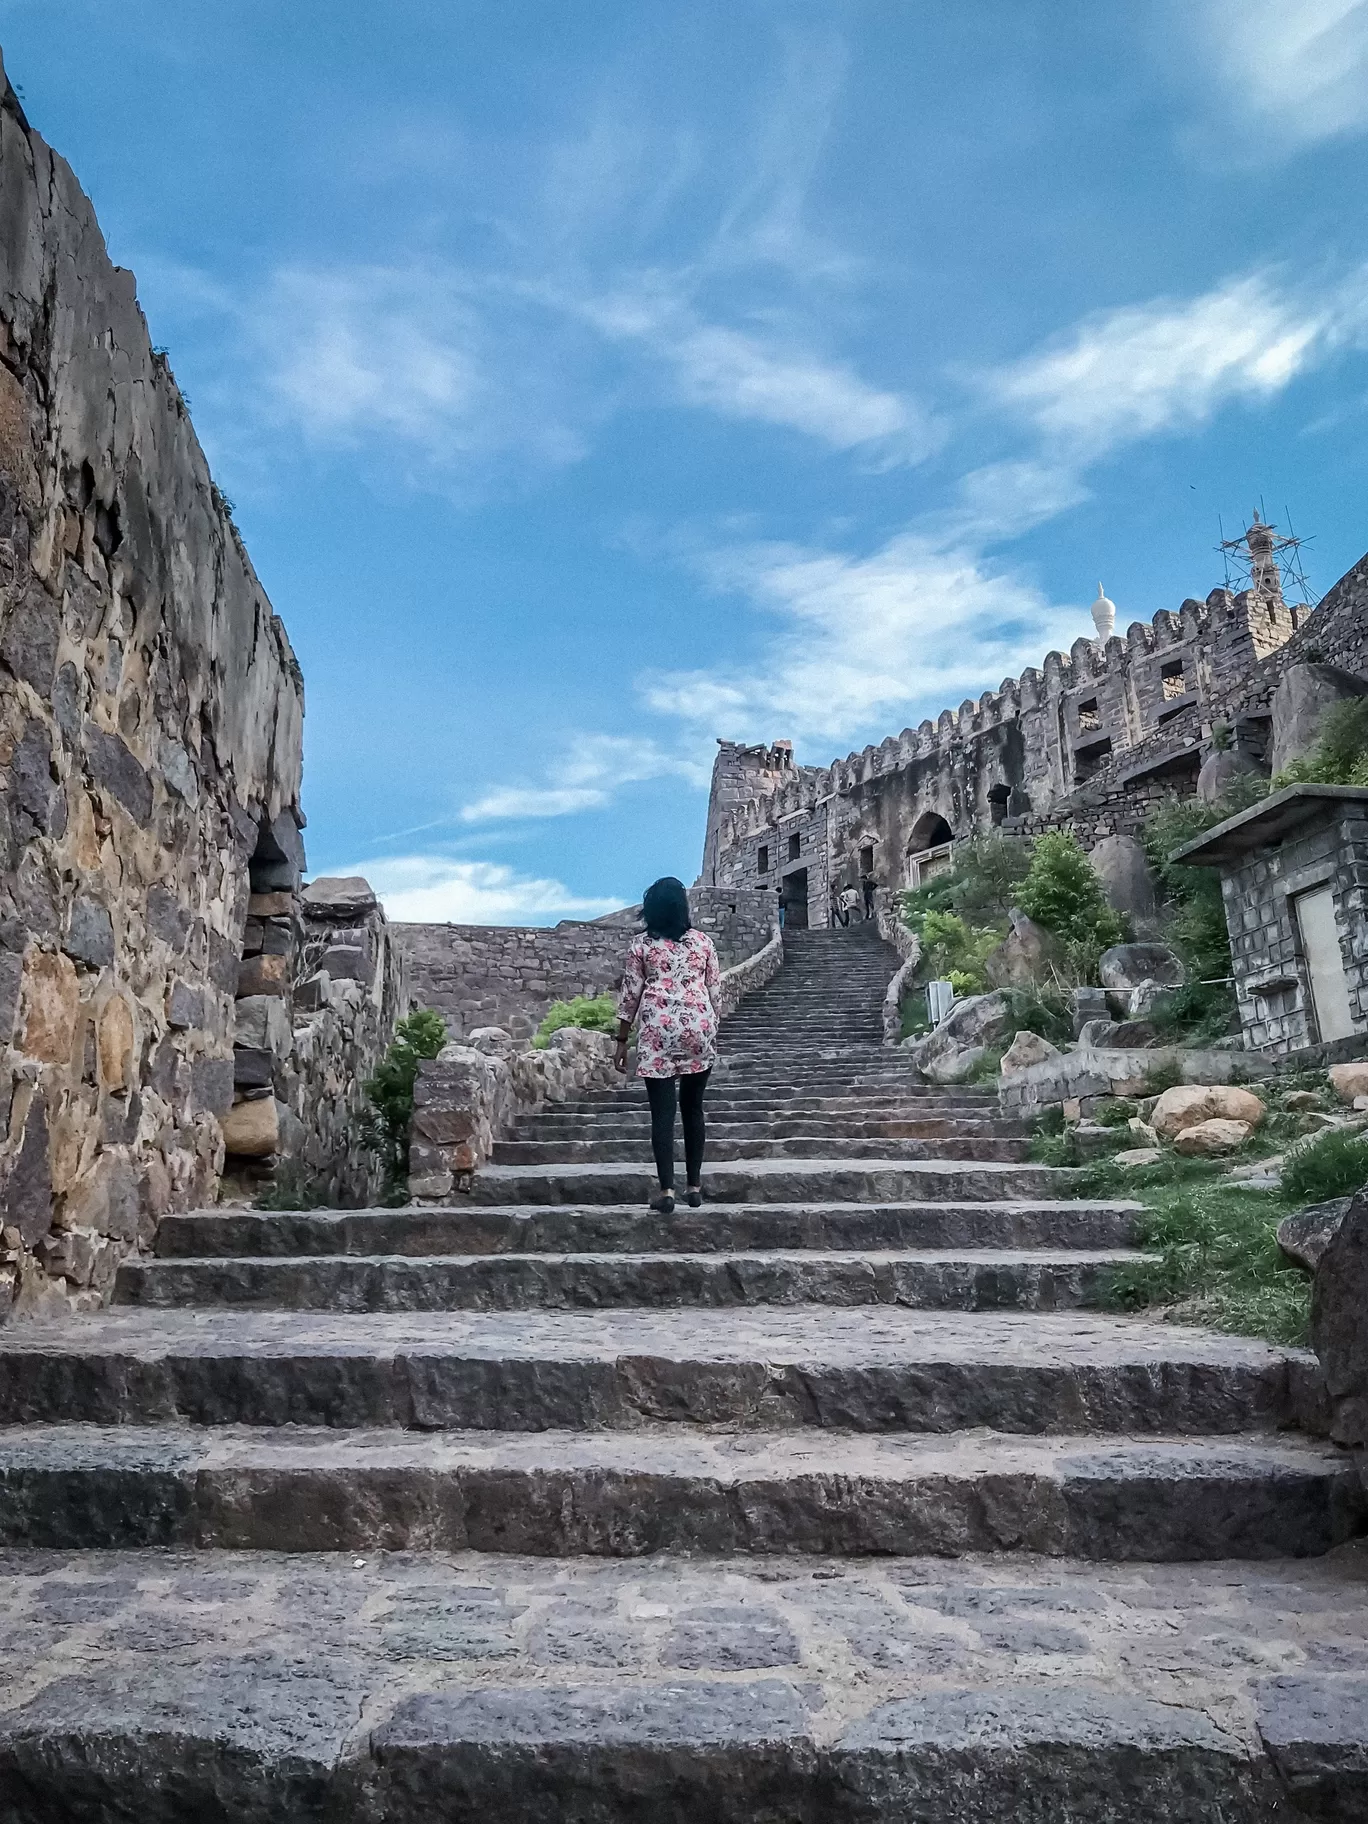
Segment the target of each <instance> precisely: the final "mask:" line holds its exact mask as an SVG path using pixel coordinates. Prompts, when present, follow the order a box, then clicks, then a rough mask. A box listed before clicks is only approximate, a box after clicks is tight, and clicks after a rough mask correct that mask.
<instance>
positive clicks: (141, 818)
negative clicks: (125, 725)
mask: <svg viewBox="0 0 1368 1824" xmlns="http://www.w3.org/2000/svg"><path fill="white" fill-rule="evenodd" d="M84 745H85V756H86V766H87V768H88V769H89V772H90V776H91V778H92V779H93V780H94V781H95V782H96V784H97V785H102V786H103V787H104V788H105V790H106V791H107V792H109V794H110V795H111V797H113V798H115V799H116V800H117V801H118V803H120V804H121V805H122V806H123V808H124V809H125V810H126V811H127V812H128V814H129V816H130V817H131V818H132V819H133V821H134V822H135V823H137V824H140V825H142V826H143V827H146V825H147V824H149V823H150V822H151V821H152V781H151V779H150V778H149V777H148V775H147V773H146V772H145V771H144V769H143V767H142V765H141V764H140V763H139V762H138V761H137V760H136V759H135V758H134V757H133V755H132V754H131V753H130V752H129V749H128V748H127V746H126V745H125V744H124V742H123V741H122V740H121V739H120V737H119V736H118V735H110V734H106V733H105V731H104V730H103V729H102V728H100V727H99V726H98V724H96V723H95V722H92V721H90V720H87V722H86V725H85V732H84Z"/></svg>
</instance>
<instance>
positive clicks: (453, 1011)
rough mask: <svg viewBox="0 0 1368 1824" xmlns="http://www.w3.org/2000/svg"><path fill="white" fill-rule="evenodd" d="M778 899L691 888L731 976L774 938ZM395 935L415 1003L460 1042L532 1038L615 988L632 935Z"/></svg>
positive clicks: (452, 930) (518, 929)
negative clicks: (482, 1037) (555, 1012)
mask: <svg viewBox="0 0 1368 1824" xmlns="http://www.w3.org/2000/svg"><path fill="white" fill-rule="evenodd" d="M774 899H775V896H774V895H773V894H770V893H766V892H762V891H745V890H741V891H738V890H736V889H734V888H728V889H723V890H720V891H710V890H708V889H704V888H697V887H695V888H694V889H692V890H691V892H690V895H689V906H690V911H691V915H692V917H693V921H694V923H695V924H696V925H697V926H698V928H699V929H700V930H702V931H706V932H707V933H708V935H709V936H710V937H711V938H712V940H713V942H714V943H715V944H716V946H717V953H718V960H719V961H720V962H721V964H722V967H723V968H724V969H728V968H730V967H732V965H733V964H736V963H739V962H742V961H744V960H745V958H747V957H749V956H752V955H754V954H755V952H756V951H758V950H761V949H763V947H764V946H765V944H766V943H767V942H768V941H769V938H770V936H771V934H772V932H773V931H774V930H775V929H776V928H777V923H778V910H777V905H776V904H773V903H771V902H772V901H773V900H774ZM391 929H392V931H393V933H394V937H395V940H396V942H397V943H398V945H399V947H400V949H401V951H402V952H403V955H404V958H405V961H406V963H407V968H408V993H409V997H410V1000H411V1001H412V1002H413V1004H414V1005H416V1006H420V1007H431V1008H434V1009H435V1010H436V1011H437V1012H438V1013H440V1014H442V1015H443V1017H444V1018H445V1019H446V1022H447V1025H448V1027H449V1028H450V1030H451V1033H452V1036H453V1037H454V1038H457V1039H459V1038H461V1037H463V1036H464V1035H465V1034H467V1033H470V1032H473V1031H475V1030H476V1029H477V1028H479V1027H481V1026H502V1027H503V1028H504V1030H505V1031H507V1032H509V1033H510V1034H512V1036H513V1037H514V1038H527V1037H529V1036H530V1035H531V1034H532V1033H533V1032H535V1031H536V1029H537V1027H538V1026H539V1025H540V1024H541V1020H542V1016H543V1015H544V1014H545V1012H546V1010H547V1008H548V1007H549V1006H550V1005H551V1003H552V1002H553V1001H566V1000H571V999H573V997H574V996H575V995H577V994H587V995H597V994H606V993H611V992H613V991H615V990H616V989H617V987H618V985H619V984H620V982H621V980H622V964H623V958H624V957H625V955H626V953H627V946H628V944H629V943H630V941H631V935H632V927H631V926H626V927H624V926H623V925H622V924H620V923H619V924H601V925H597V924H572V923H565V924H559V925H554V926H550V927H547V928H542V927H536V926H526V925H420V924H396V925H394V926H392V927H391Z"/></svg>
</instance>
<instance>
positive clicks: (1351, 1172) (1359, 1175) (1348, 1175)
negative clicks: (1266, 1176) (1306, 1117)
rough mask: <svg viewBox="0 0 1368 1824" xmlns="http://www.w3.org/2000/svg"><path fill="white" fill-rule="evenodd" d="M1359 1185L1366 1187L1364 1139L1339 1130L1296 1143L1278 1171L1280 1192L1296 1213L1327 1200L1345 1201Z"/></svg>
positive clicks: (1367, 1146)
mask: <svg viewBox="0 0 1368 1824" xmlns="http://www.w3.org/2000/svg"><path fill="white" fill-rule="evenodd" d="M1362 1184H1368V1139H1365V1137H1364V1135H1363V1134H1356V1133H1346V1132H1345V1130H1344V1129H1343V1128H1328V1129H1327V1130H1326V1131H1325V1132H1324V1133H1322V1134H1317V1135H1316V1136H1315V1138H1314V1139H1309V1140H1300V1141H1298V1143H1297V1144H1296V1146H1294V1147H1293V1148H1292V1149H1291V1151H1290V1152H1289V1153H1288V1155H1287V1160H1286V1163H1285V1164H1284V1166H1283V1169H1282V1185H1283V1190H1284V1192H1285V1193H1286V1194H1287V1195H1288V1196H1289V1197H1291V1198H1293V1199H1294V1207H1295V1208H1298V1209H1300V1208H1301V1206H1302V1205H1303V1204H1307V1203H1324V1202H1325V1200H1326V1199H1327V1198H1328V1197H1347V1196H1349V1194H1350V1192H1352V1191H1356V1190H1358V1188H1359V1186H1360V1185H1362Z"/></svg>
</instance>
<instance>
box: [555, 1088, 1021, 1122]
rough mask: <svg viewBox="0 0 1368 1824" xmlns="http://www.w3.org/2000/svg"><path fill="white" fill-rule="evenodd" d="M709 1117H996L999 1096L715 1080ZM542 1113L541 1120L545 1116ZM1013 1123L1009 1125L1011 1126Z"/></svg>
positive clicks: (575, 1105)
mask: <svg viewBox="0 0 1368 1824" xmlns="http://www.w3.org/2000/svg"><path fill="white" fill-rule="evenodd" d="M704 1106H705V1108H706V1109H707V1111H708V1114H709V1115H710V1116H714V1117H720V1116H723V1115H736V1116H742V1117H744V1118H745V1119H747V1120H793V1119H796V1118H797V1117H798V1116H799V1115H809V1114H810V1115H823V1116H832V1117H835V1116H838V1115H839V1116H842V1117H845V1116H852V1117H855V1118H870V1119H873V1118H877V1117H879V1116H883V1115H887V1116H893V1117H899V1118H906V1119H908V1120H911V1119H913V1118H916V1119H930V1118H932V1117H934V1118H935V1119H936V1120H946V1121H949V1120H970V1121H980V1120H997V1119H1001V1117H999V1116H998V1114H997V1098H996V1097H995V1096H994V1097H992V1098H991V1099H990V1098H987V1097H980V1098H979V1099H978V1100H976V1101H970V1100H969V1099H968V1098H967V1097H965V1096H963V1095H957V1094H955V1092H954V1091H952V1090H945V1089H941V1090H932V1089H930V1088H927V1089H921V1088H918V1087H917V1086H915V1085H913V1086H909V1087H907V1088H904V1089H892V1090H879V1091H869V1090H845V1091H841V1092H840V1093H837V1094H831V1095H818V1094H814V1093H812V1092H810V1091H805V1090H796V1089H790V1090H789V1091H788V1092H787V1093H786V1094H783V1095H777V1094H773V1093H771V1092H769V1091H765V1090H759V1089H747V1088H745V1087H744V1086H743V1085H739V1084H727V1085H725V1086H724V1085H723V1084H722V1083H720V1082H718V1081H716V1080H714V1082H713V1083H711V1084H710V1085H709V1086H708V1093H707V1097H706V1100H705V1103H704ZM646 1109H647V1104H646V1100H645V1092H644V1090H641V1089H632V1090H619V1091H616V1092H614V1093H610V1094H608V1095H599V1096H572V1097H570V1098H569V1099H568V1100H566V1101H564V1102H558V1103H556V1104H555V1107H554V1110H552V1111H551V1112H550V1113H549V1115H548V1116H547V1117H546V1118H548V1119H553V1120H564V1119H568V1118H571V1117H575V1116H584V1115H595V1116H597V1115H605V1114H634V1115H635V1114H642V1113H644V1112H645V1111H646ZM541 1118H542V1117H541V1116H538V1117H537V1119H541ZM1011 1124H1014V1123H1009V1125H1011Z"/></svg>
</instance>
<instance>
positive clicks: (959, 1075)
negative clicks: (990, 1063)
mask: <svg viewBox="0 0 1368 1824" xmlns="http://www.w3.org/2000/svg"><path fill="white" fill-rule="evenodd" d="M987 1056H988V1047H987V1046H986V1045H952V1046H950V1048H949V1049H948V1050H946V1051H939V1052H937V1053H936V1055H935V1057H933V1058H930V1059H928V1060H927V1062H926V1063H924V1064H921V1065H919V1066H918V1069H919V1070H920V1071H921V1073H922V1075H923V1076H924V1077H925V1078H927V1080H928V1081H929V1082H931V1083H944V1084H948V1083H967V1082H968V1080H969V1078H970V1077H972V1076H973V1074H974V1072H975V1071H976V1070H977V1069H978V1068H979V1066H980V1065H981V1064H982V1063H983V1061H984V1059H985V1058H986V1057H987Z"/></svg>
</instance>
